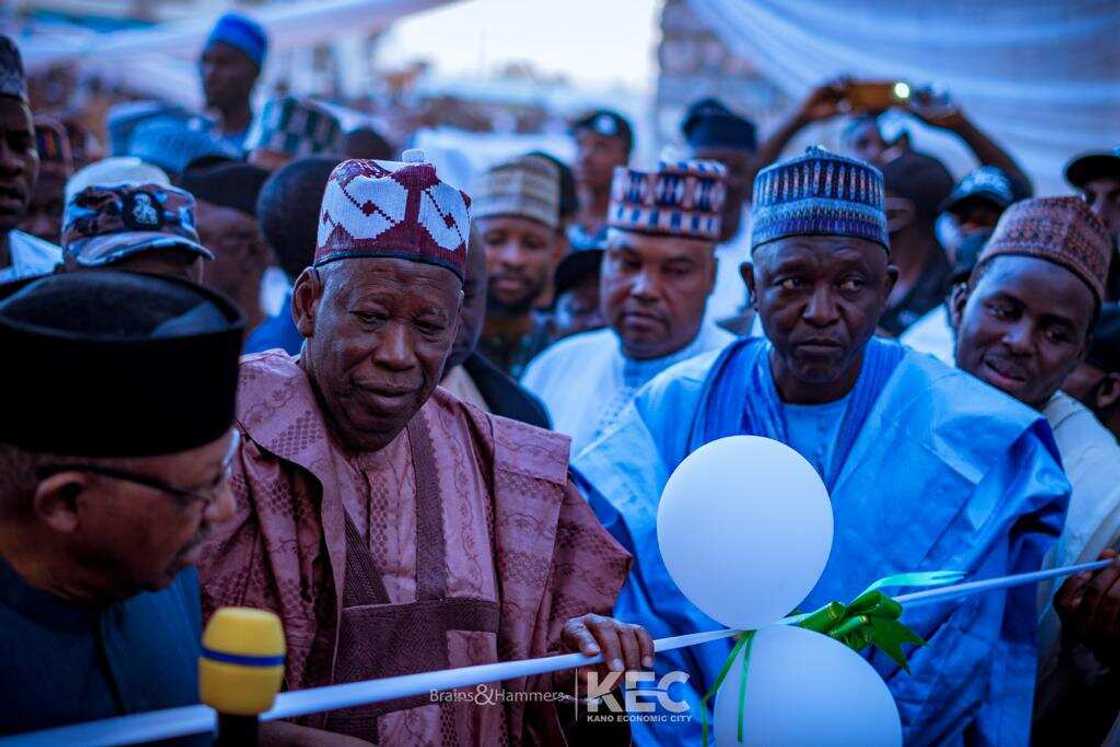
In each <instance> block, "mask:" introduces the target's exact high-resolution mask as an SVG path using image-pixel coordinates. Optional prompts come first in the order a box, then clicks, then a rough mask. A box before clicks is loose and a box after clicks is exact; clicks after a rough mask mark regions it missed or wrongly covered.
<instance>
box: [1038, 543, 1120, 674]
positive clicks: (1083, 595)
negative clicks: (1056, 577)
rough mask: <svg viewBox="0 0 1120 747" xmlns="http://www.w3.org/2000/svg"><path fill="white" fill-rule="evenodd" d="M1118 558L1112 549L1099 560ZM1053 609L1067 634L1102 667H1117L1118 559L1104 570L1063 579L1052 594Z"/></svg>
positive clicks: (1119, 640)
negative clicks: (1091, 654) (1071, 635)
mask: <svg viewBox="0 0 1120 747" xmlns="http://www.w3.org/2000/svg"><path fill="white" fill-rule="evenodd" d="M1108 558H1117V554H1116V553H1115V552H1114V551H1112V550H1105V551H1104V552H1102V553H1101V555H1100V559H1101V560H1106V559H1108ZM1054 610H1055V611H1056V612H1057V613H1058V617H1059V618H1060V619H1061V621H1062V627H1063V628H1064V629H1065V631H1066V632H1067V633H1072V634H1073V635H1074V636H1075V637H1076V638H1077V639H1078V640H1079V641H1080V642H1081V643H1084V644H1085V645H1086V646H1088V647H1089V649H1090V650H1091V651H1092V652H1093V655H1094V656H1096V657H1097V660H1098V661H1100V662H1101V663H1102V664H1105V665H1108V666H1113V665H1116V664H1120V559H1118V560H1116V561H1114V562H1113V563H1112V565H1110V566H1108V567H1107V568H1102V569H1101V570H1099V571H1093V572H1091V573H1079V574H1077V575H1076V576H1071V577H1069V578H1068V579H1066V581H1065V583H1064V584H1062V586H1061V588H1060V589H1058V593H1057V594H1055V595H1054Z"/></svg>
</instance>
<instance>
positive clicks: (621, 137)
mask: <svg viewBox="0 0 1120 747" xmlns="http://www.w3.org/2000/svg"><path fill="white" fill-rule="evenodd" d="M571 132H572V137H573V138H574V139H575V141H576V160H575V163H574V164H573V167H572V171H573V174H574V176H575V180H576V197H577V202H578V205H579V208H578V210H577V211H576V216H575V219H574V220H573V221H572V224H571V225H570V226H569V227H568V243H569V244H570V245H571V248H572V251H574V252H578V251H581V250H583V249H591V248H595V247H600V248H601V247H602V245H603V240H604V239H605V238H606V236H607V205H608V204H609V203H610V200H611V179H612V178H614V170H615V169H616V168H618V167H619V166H625V165H626V164H627V163H629V161H630V153H631V151H633V150H634V130H633V128H631V127H630V123H629V122H627V121H626V118H625V117H623V116H622V115H621V114H619V113H618V112H615V111H611V110H610V109H596V110H595V111H593V112H588V113H587V114H585V115H583V116H582V117H580V118H579V119H577V120H576V121H575V122H573V123H572V130H571Z"/></svg>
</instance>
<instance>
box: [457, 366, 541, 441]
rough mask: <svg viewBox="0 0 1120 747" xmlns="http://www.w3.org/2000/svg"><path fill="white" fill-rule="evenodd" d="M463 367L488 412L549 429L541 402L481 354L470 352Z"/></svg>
mask: <svg viewBox="0 0 1120 747" xmlns="http://www.w3.org/2000/svg"><path fill="white" fill-rule="evenodd" d="M463 368H464V369H466V372H467V373H468V374H469V375H470V377H471V381H473V382H474V385H475V386H476V387H478V393H479V394H481V395H482V398H483V399H484V400H486V404H487V405H489V406H490V412H492V413H494V414H495V415H501V416H502V417H503V418H511V419H513V420H520V421H521V422H522V423H528V424H529V425H535V426H537V427H538V428H551V427H552V422H551V421H550V420H549V418H548V411H547V410H545V408H544V405H542V404H541V402H540V400H539V399H537V398H536V397H534V396H533V395H532V394H530V393H529V390H527V389H525V388H524V387H523V386H521V385H520V384H518V383H517V382H516V381H514V380H513V379H511V378H510V377H509V376H506V375H505V374H504V373H502V372H501V371H500V370H498V367H497V366H495V365H494V364H493V363H491V362H490V361H488V360H486V358H485V357H484V356H483V355H481V354H479V353H478V352H475V353H472V354H471V357H469V358H467V359H466V360H465V361H463Z"/></svg>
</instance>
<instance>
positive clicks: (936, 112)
mask: <svg viewBox="0 0 1120 747" xmlns="http://www.w3.org/2000/svg"><path fill="white" fill-rule="evenodd" d="M906 111H908V112H910V113H911V114H913V115H914V116H915V117H917V118H918V119H920V120H922V121H923V122H925V123H926V124H928V125H929V126H930V127H937V128H940V129H943V130H951V131H953V132H956V131H958V130H960V129H961V128H963V127H964V126H965V125H966V124H968V120H967V119H966V118H965V116H964V112H962V111H961V108H960V106H958V105H957V103H956V102H955V101H953V100H952V99H950V98H949V97H948V96H938V95H936V94H935V93H934V92H933V91H932V90H930V89H928V88H919V89H917V90H915V91H914V92H913V94H912V95H911V96H910V98H909V99H907V100H906Z"/></svg>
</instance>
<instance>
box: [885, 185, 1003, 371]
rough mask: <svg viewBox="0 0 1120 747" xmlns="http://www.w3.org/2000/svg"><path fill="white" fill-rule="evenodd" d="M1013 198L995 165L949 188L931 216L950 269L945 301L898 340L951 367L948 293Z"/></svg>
mask: <svg viewBox="0 0 1120 747" xmlns="http://www.w3.org/2000/svg"><path fill="white" fill-rule="evenodd" d="M1014 199H1015V198H1014V194H1013V192H1012V189H1011V180H1010V179H1008V178H1007V175H1006V174H1004V173H1003V172H1002V171H1000V170H999V169H997V168H996V167H995V166H981V167H980V168H978V169H976V170H975V171H973V172H971V173H969V174H968V175H967V176H965V178H963V179H961V181H960V182H959V183H958V184H957V186H956V187H954V188H953V192H952V194H950V195H949V198H948V199H947V200H946V201H945V203H944V204H943V205H942V206H941V215H940V216H939V217H938V219H937V235H938V241H939V242H940V243H941V248H942V249H943V250H944V252H945V259H946V261H947V263H948V265H949V267H950V270H949V274H948V277H947V286H948V287H946V288H945V289H944V293H943V295H944V297H945V301H944V303H943V304H942V305H940V306H938V307H936V308H933V309H930V310H929V311H928V312H926V314H925V316H923V317H922V318H921V319H919V320H918V321H916V322H914V324H912V325H910V327H908V328H907V329H906V331H905V332H903V333H902V334H901V335H899V338H898V339H899V341H900V342H901V343H903V344H904V345H908V346H910V347H912V348H913V349H914V350H917V351H918V352H920V353H930V354H931V355H935V356H937V357H938V358H939V359H940V360H942V361H944V362H945V363H947V364H948V365H950V366H951V365H953V327H952V325H951V324H950V323H949V315H950V304H951V302H952V298H951V297H952V294H953V292H954V290H955V289H956V288H957V287H958V286H959V285H960V284H961V283H963V282H965V281H967V280H968V276H969V275H971V274H972V269H973V268H974V267H975V266H976V260H977V258H978V257H979V255H980V250H981V249H983V248H984V243H985V242H986V241H987V240H988V238H989V237H990V236H991V235H992V229H994V228H995V227H996V223H997V222H998V221H999V217H1000V215H1002V214H1003V211H1004V210H1006V209H1007V207H1008V206H1009V205H1010V204H1011V203H1012V202H1013V201H1014Z"/></svg>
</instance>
